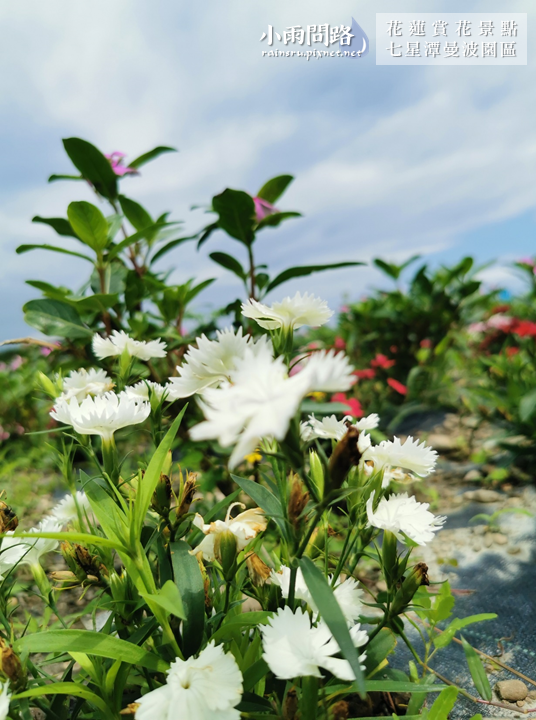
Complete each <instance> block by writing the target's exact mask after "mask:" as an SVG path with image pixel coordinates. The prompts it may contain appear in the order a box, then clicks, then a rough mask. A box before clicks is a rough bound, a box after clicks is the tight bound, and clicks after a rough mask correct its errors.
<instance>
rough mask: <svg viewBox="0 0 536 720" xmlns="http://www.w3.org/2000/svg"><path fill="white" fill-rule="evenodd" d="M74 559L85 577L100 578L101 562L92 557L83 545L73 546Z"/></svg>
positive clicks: (96, 557) (94, 556)
mask: <svg viewBox="0 0 536 720" xmlns="http://www.w3.org/2000/svg"><path fill="white" fill-rule="evenodd" d="M74 551H75V557H76V561H77V563H78V564H79V565H80V567H81V568H82V570H83V571H84V572H85V573H86V575H94V576H95V577H97V578H100V573H101V567H102V565H101V562H100V560H99V558H98V556H97V555H92V554H91V553H90V552H89V550H88V549H87V548H85V547H84V546H83V545H77V544H75V545H74Z"/></svg>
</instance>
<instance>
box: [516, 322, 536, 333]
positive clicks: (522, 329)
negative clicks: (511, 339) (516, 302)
mask: <svg viewBox="0 0 536 720" xmlns="http://www.w3.org/2000/svg"><path fill="white" fill-rule="evenodd" d="M512 332H513V333H515V334H516V335H519V337H528V336H530V337H534V336H536V323H534V322H531V321H530V320H517V321H516V322H515V324H514V326H513V328H512Z"/></svg>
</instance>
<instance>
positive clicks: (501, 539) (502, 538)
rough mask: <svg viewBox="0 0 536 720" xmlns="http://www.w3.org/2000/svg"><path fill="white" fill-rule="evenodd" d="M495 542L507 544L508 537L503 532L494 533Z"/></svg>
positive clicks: (496, 543)
mask: <svg viewBox="0 0 536 720" xmlns="http://www.w3.org/2000/svg"><path fill="white" fill-rule="evenodd" d="M493 542H494V543H495V545H506V543H507V542H508V538H507V537H506V535H503V534H502V533H493Z"/></svg>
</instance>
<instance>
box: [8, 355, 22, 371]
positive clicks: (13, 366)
mask: <svg viewBox="0 0 536 720" xmlns="http://www.w3.org/2000/svg"><path fill="white" fill-rule="evenodd" d="M23 362H24V360H23V359H22V358H21V356H20V355H16V356H15V357H14V358H13V360H12V361H11V364H10V366H9V367H10V368H11V370H18V369H19V368H20V366H21V365H22V363H23Z"/></svg>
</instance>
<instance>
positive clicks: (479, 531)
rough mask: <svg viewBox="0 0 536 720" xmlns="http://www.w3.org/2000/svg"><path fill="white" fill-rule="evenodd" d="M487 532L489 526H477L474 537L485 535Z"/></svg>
mask: <svg viewBox="0 0 536 720" xmlns="http://www.w3.org/2000/svg"><path fill="white" fill-rule="evenodd" d="M487 531H488V526H487V525H475V526H474V528H473V535H484V534H485V533H486V532H487Z"/></svg>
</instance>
